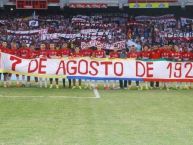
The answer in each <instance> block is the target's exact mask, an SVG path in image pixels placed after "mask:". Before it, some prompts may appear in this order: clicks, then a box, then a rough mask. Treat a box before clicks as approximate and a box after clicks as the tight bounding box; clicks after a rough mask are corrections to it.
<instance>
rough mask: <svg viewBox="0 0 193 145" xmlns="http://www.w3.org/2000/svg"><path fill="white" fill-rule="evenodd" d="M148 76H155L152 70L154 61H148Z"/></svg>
mask: <svg viewBox="0 0 193 145" xmlns="http://www.w3.org/2000/svg"><path fill="white" fill-rule="evenodd" d="M146 64H147V77H153V72H150V71H152V70H153V67H152V66H151V65H152V64H153V62H147V63H146Z"/></svg>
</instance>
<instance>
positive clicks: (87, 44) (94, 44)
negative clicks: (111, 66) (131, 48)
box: [81, 40, 126, 50]
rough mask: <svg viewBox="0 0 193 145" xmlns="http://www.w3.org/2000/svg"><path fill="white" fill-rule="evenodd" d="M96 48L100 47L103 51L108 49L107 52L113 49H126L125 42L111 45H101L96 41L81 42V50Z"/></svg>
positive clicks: (101, 43)
mask: <svg viewBox="0 0 193 145" xmlns="http://www.w3.org/2000/svg"><path fill="white" fill-rule="evenodd" d="M97 46H102V48H103V49H108V50H113V49H114V48H115V47H116V48H117V49H119V50H121V49H125V48H126V41H125V40H123V41H118V42H115V43H113V44H109V43H103V42H100V41H97V40H91V41H89V42H81V48H82V49H86V48H89V47H97Z"/></svg>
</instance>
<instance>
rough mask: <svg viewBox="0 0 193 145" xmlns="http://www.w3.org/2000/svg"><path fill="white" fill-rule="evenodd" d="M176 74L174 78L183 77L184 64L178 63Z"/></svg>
mask: <svg viewBox="0 0 193 145" xmlns="http://www.w3.org/2000/svg"><path fill="white" fill-rule="evenodd" d="M175 70H176V71H175V72H174V77H176V78H181V76H182V63H180V62H179V63H176V64H175Z"/></svg>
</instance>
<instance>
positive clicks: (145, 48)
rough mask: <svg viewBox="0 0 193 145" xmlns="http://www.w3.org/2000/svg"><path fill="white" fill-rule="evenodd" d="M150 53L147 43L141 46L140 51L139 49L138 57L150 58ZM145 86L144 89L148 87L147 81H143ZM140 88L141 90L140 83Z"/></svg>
mask: <svg viewBox="0 0 193 145" xmlns="http://www.w3.org/2000/svg"><path fill="white" fill-rule="evenodd" d="M150 54H151V52H150V50H149V46H148V45H144V46H143V49H142V51H141V53H140V58H141V59H142V60H147V59H150ZM145 88H146V90H148V89H149V87H148V83H147V82H145ZM141 90H143V86H142V85H141Z"/></svg>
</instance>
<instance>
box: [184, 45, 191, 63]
mask: <svg viewBox="0 0 193 145" xmlns="http://www.w3.org/2000/svg"><path fill="white" fill-rule="evenodd" d="M181 55H182V60H183V61H191V59H192V53H191V52H189V51H188V49H187V48H184V49H183V51H182V53H181Z"/></svg>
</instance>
